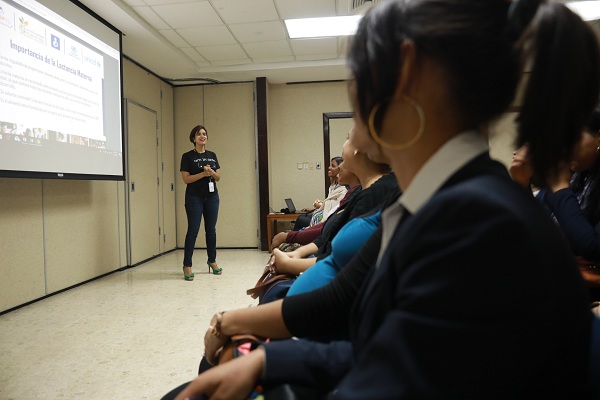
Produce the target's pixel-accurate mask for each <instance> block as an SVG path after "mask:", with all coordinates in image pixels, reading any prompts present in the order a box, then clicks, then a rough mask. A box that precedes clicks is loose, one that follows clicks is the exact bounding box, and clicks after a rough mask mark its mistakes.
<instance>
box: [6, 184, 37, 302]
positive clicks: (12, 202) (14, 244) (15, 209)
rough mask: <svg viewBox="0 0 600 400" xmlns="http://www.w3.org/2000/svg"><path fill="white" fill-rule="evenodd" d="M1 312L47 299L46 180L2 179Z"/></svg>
mask: <svg viewBox="0 0 600 400" xmlns="http://www.w3.org/2000/svg"><path fill="white" fill-rule="evenodd" d="M0 227H1V228H2V229H0V275H1V276H2V279H0V311H2V310H6V309H9V308H12V307H16V306H18V305H20V304H22V303H26V302H28V301H31V300H33V299H35V298H38V297H41V296H44V295H45V294H46V293H45V278H44V221H43V205H42V181H41V180H39V179H8V178H0Z"/></svg>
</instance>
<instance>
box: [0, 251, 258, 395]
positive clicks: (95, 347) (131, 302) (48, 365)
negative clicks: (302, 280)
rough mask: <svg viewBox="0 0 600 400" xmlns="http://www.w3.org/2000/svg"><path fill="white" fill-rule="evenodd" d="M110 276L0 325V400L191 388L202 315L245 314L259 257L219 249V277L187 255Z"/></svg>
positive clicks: (18, 312) (199, 348)
mask: <svg viewBox="0 0 600 400" xmlns="http://www.w3.org/2000/svg"><path fill="white" fill-rule="evenodd" d="M195 256H196V257H195V259H196V260H197V261H196V263H197V265H198V267H197V268H194V272H195V274H196V278H195V280H194V281H193V282H186V281H184V280H183V275H182V270H181V263H182V258H183V251H182V250H178V251H175V252H171V253H169V254H166V255H164V256H161V257H159V258H157V259H154V260H152V261H149V262H147V263H145V264H143V265H140V266H137V267H135V268H131V269H128V270H126V271H122V272H116V273H114V274H111V275H109V276H107V277H104V278H101V279H98V280H96V281H93V282H90V283H87V284H85V285H82V286H80V287H77V288H75V289H72V290H68V291H66V292H64V293H61V294H58V295H56V296H52V297H49V298H47V299H44V300H42V301H39V302H36V303H33V304H31V305H28V306H26V307H23V308H21V309H18V310H16V311H13V312H10V313H7V314H5V315H2V316H0V399H1V400H9V399H19V400H21V399H28V400H29V399H86V400H91V399H103V400H107V399H159V398H160V397H161V396H162V395H164V394H165V393H167V392H168V391H169V390H170V389H172V388H174V387H175V386H178V385H179V384H181V383H183V382H185V381H188V380H190V379H192V378H193V377H194V376H195V374H196V372H197V369H198V363H199V361H200V358H201V356H202V353H203V350H204V349H203V341H202V337H203V336H204V332H205V331H206V328H207V326H208V323H209V322H210V318H211V316H212V315H213V314H214V313H215V312H217V311H221V310H227V309H233V308H240V307H248V306H250V305H255V304H256V301H255V300H253V299H252V298H250V297H249V296H248V295H246V289H248V288H249V287H252V286H253V285H254V284H255V283H256V280H257V279H258V278H259V276H260V274H261V273H262V270H263V267H264V264H265V263H266V261H267V258H268V254H267V253H266V252H261V251H258V250H219V252H218V262H219V265H220V266H221V267H223V270H224V271H223V275H221V276H214V275H212V274H210V275H209V274H208V273H207V267H206V265H204V268H202V264H201V261H200V260H204V259H205V257H206V256H205V254H204V251H203V250H196V254H195Z"/></svg>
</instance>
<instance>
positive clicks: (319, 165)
mask: <svg viewBox="0 0 600 400" xmlns="http://www.w3.org/2000/svg"><path fill="white" fill-rule="evenodd" d="M316 164H317V169H321V162H320V161H317V163H316Z"/></svg>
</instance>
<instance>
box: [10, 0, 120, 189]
mask: <svg viewBox="0 0 600 400" xmlns="http://www.w3.org/2000/svg"><path fill="white" fill-rule="evenodd" d="M121 93H122V64H121V32H119V31H118V30H116V29H115V28H114V27H112V26H111V25H109V24H108V23H106V22H105V21H103V20H101V19H100V18H98V17H97V16H95V15H94V14H93V13H91V12H89V10H87V9H86V8H85V7H83V6H82V5H80V4H79V3H77V2H72V1H69V0H39V1H34V0H0V176H2V177H24V178H56V179H99V180H123V179H124V165H125V163H124V157H123V110H122V95H121Z"/></svg>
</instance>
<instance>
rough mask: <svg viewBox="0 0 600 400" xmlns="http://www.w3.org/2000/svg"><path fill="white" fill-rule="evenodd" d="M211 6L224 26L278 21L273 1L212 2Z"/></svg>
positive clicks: (224, 0) (234, 0) (231, 0)
mask: <svg viewBox="0 0 600 400" xmlns="http://www.w3.org/2000/svg"><path fill="white" fill-rule="evenodd" d="M212 4H213V7H214V8H215V10H216V11H217V12H218V13H219V15H220V16H221V17H222V18H223V21H225V23H226V24H238V23H242V22H262V21H274V20H279V15H278V14H277V10H276V9H275V5H274V4H273V0H252V1H248V0H245V1H240V0H213V1H212Z"/></svg>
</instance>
